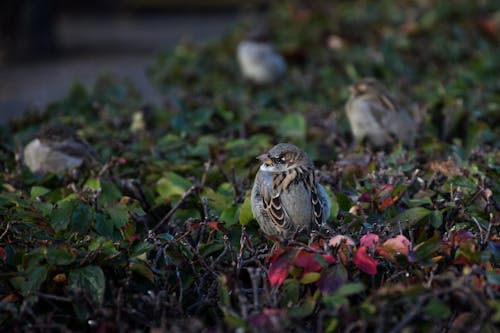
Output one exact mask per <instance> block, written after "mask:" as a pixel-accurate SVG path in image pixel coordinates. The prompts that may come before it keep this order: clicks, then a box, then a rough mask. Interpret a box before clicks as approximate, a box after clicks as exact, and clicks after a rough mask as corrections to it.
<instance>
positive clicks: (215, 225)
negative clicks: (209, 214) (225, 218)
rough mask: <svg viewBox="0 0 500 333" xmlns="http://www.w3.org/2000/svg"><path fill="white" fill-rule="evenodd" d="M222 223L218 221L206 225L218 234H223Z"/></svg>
mask: <svg viewBox="0 0 500 333" xmlns="http://www.w3.org/2000/svg"><path fill="white" fill-rule="evenodd" d="M223 224H224V222H219V221H211V222H207V225H208V226H209V227H210V228H212V229H215V230H217V231H219V232H224V231H225V230H224V226H223Z"/></svg>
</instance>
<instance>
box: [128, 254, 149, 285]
mask: <svg viewBox="0 0 500 333" xmlns="http://www.w3.org/2000/svg"><path fill="white" fill-rule="evenodd" d="M130 269H131V270H132V272H135V273H137V274H139V275H141V276H143V277H145V278H146V279H147V280H148V281H149V282H151V283H155V276H154V274H153V271H152V270H151V267H150V266H149V264H148V263H146V262H144V261H143V260H140V259H130Z"/></svg>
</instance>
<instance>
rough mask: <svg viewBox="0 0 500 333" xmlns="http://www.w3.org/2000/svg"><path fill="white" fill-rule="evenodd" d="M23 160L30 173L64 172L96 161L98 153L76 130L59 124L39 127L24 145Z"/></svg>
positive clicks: (96, 162)
mask: <svg viewBox="0 0 500 333" xmlns="http://www.w3.org/2000/svg"><path fill="white" fill-rule="evenodd" d="M23 157H24V162H25V164H26V165H27V166H28V168H29V169H30V170H31V172H33V173H40V174H45V173H55V174H63V173H65V172H67V171H70V170H72V169H75V168H79V167H80V166H82V165H83V164H88V165H90V166H91V165H95V164H98V163H99V162H98V159H97V155H96V154H95V152H94V151H93V150H92V148H91V147H90V146H89V145H88V144H87V143H86V142H85V141H83V140H82V139H81V138H80V137H79V136H78V135H76V133H75V132H74V131H73V130H72V129H70V128H68V127H66V126H62V125H51V126H48V127H46V128H44V129H42V130H41V131H40V132H39V133H38V134H37V135H36V137H35V138H34V139H33V140H32V141H31V142H30V143H28V144H27V145H26V147H25V148H24V152H23Z"/></svg>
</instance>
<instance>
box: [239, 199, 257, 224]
mask: <svg viewBox="0 0 500 333" xmlns="http://www.w3.org/2000/svg"><path fill="white" fill-rule="evenodd" d="M250 201H251V199H250V196H247V197H246V198H245V200H244V201H243V203H242V204H241V206H240V209H239V215H238V220H239V221H240V224H241V225H247V224H248V223H250V221H252V220H253V213H252V206H251V204H250Z"/></svg>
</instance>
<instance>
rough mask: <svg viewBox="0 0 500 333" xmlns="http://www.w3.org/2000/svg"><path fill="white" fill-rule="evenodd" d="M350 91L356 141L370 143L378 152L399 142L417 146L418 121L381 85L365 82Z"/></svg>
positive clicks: (350, 114) (349, 112)
mask: <svg viewBox="0 0 500 333" xmlns="http://www.w3.org/2000/svg"><path fill="white" fill-rule="evenodd" d="M349 90H350V93H351V95H350V97H349V100H348V101H347V104H346V108H345V110H346V114H347V118H348V119H349V123H350V126H351V130H352V133H353V135H354V138H355V139H356V141H358V142H362V141H364V140H366V141H367V142H368V143H369V144H371V145H372V146H374V147H376V148H382V147H385V146H387V145H392V144H395V143H396V142H397V141H400V142H403V143H404V144H405V145H407V146H409V147H412V146H413V144H414V142H415V136H416V123H415V121H414V120H413V119H412V118H411V117H410V115H409V114H408V112H406V110H405V109H403V108H402V107H401V106H400V104H399V103H398V101H397V100H396V99H395V98H394V97H392V96H391V95H390V93H389V92H388V91H387V89H386V88H385V87H384V86H383V85H382V84H381V83H380V82H379V81H377V80H376V79H373V78H364V79H361V80H359V81H358V82H356V83H355V84H354V85H353V86H351V87H349Z"/></svg>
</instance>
